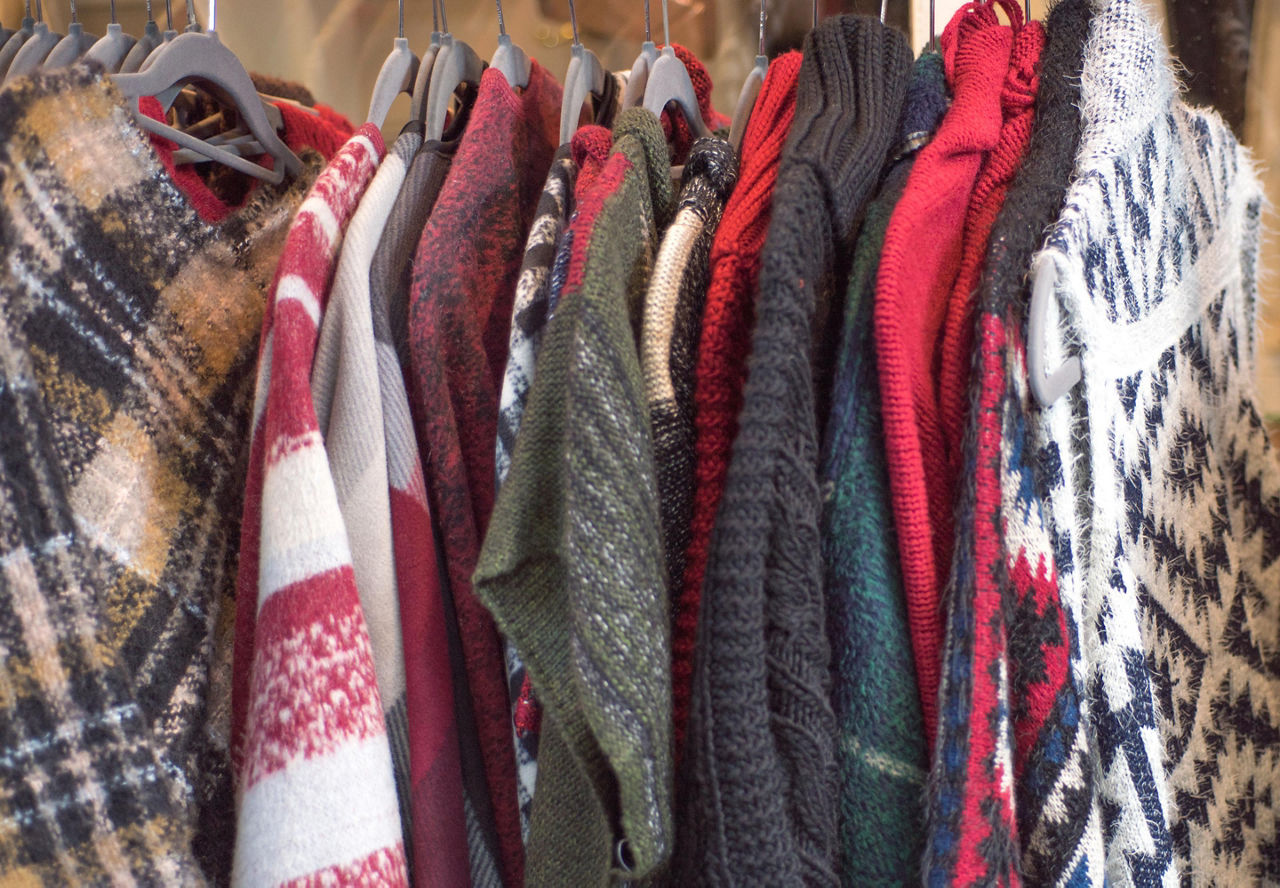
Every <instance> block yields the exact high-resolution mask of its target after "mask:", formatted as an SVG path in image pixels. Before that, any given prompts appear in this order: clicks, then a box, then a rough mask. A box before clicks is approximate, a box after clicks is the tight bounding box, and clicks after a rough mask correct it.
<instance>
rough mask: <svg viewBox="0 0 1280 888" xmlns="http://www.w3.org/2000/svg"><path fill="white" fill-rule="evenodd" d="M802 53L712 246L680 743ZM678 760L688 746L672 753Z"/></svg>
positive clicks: (764, 91)
mask: <svg viewBox="0 0 1280 888" xmlns="http://www.w3.org/2000/svg"><path fill="white" fill-rule="evenodd" d="M799 72H800V53H799V52H789V53H786V54H784V55H781V56H779V57H778V58H776V59H774V60H773V61H772V62H770V63H769V71H768V73H767V74H765V78H764V83H763V84H762V85H761V88H760V95H759V96H757V97H756V105H755V108H754V109H753V110H752V112H751V119H750V120H749V121H748V122H747V128H746V130H745V131H744V132H743V136H742V162H741V167H740V170H739V176H738V185H737V187H736V188H734V191H733V194H731V195H730V196H729V200H728V202H727V203H726V204H725V209H724V217H723V218H722V220H721V222H720V226H719V228H717V229H716V235H715V239H714V240H713V241H712V243H711V259H710V283H709V284H708V285H707V296H706V306H705V308H704V310H703V315H702V331H701V333H700V334H699V341H698V357H697V363H696V364H695V366H694V384H693V405H694V406H693V430H694V440H693V451H694V473H693V507H692V511H691V516H690V519H689V546H688V551H687V555H686V556H685V569H684V576H683V579H680V578H677V577H675V576H673V577H672V578H671V584H672V601H671V607H672V611H673V613H674V614H675V622H674V624H673V626H672V633H671V659H672V662H671V673H672V686H671V690H672V696H673V699H674V706H675V731H676V736H677V737H684V731H685V725H686V724H687V723H688V720H689V696H690V693H691V682H692V680H693V658H694V650H695V647H696V642H697V636H698V612H699V608H700V607H701V601H702V580H703V576H704V574H705V573H706V567H707V547H708V545H709V543H710V540H711V526H712V524H713V523H714V522H715V518H716V511H717V510H718V509H719V507H720V496H721V494H722V492H723V491H724V477H725V473H726V472H728V470H729V450H730V447H731V446H732V445H733V439H734V438H735V437H736V435H737V429H738V412H739V411H740V410H741V409H742V387H743V384H744V383H745V382H746V378H747V349H748V347H749V346H750V344H751V329H752V326H753V324H754V320H755V311H754V308H755V306H754V301H755V291H756V280H757V278H758V276H759V273H760V250H761V248H762V247H763V246H764V238H765V233H766V232H767V231H768V229H769V219H770V214H771V211H772V207H773V191H774V186H775V184H776V183H777V180H778V164H779V161H780V159H781V157H782V146H783V144H784V143H785V142H786V140H787V134H788V133H789V132H790V131H791V122H792V119H793V118H794V117H795V110H796V106H795V96H796V78H797V76H798V74H799ZM678 751H679V753H680V754H681V755H683V753H684V743H683V741H682V742H681V744H680V746H679V747H678Z"/></svg>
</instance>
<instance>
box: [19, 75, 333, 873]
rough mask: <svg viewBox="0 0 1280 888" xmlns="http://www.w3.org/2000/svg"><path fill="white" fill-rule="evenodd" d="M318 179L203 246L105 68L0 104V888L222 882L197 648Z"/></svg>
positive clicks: (217, 746) (211, 725)
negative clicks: (284, 274)
mask: <svg viewBox="0 0 1280 888" xmlns="http://www.w3.org/2000/svg"><path fill="white" fill-rule="evenodd" d="M316 159H317V158H316V156H315V155H310V156H309V158H308V160H307V170H306V171H305V173H304V174H303V175H302V176H300V177H299V178H298V179H297V180H295V181H292V182H287V183H285V184H284V185H282V186H279V187H270V186H260V187H259V189H258V190H257V191H256V192H255V195H254V197H253V198H252V199H251V200H250V201H249V203H248V204H247V205H246V206H245V207H244V208H242V209H241V210H238V211H236V212H235V213H233V214H231V215H230V216H229V217H228V218H227V220H226V221H225V222H223V223H222V224H221V225H219V226H216V227H215V226H210V225H207V224H205V223H204V222H202V221H201V219H200V218H199V216H198V215H197V213H196V212H195V209H194V208H193V207H192V205H191V204H190V202H189V201H188V200H187V199H186V198H185V197H184V196H183V195H182V194H181V193H180V192H179V191H178V189H176V188H175V187H174V185H173V182H172V181H171V180H170V179H169V177H168V176H166V175H165V173H164V171H163V169H162V167H161V165H160V160H159V158H158V157H157V156H156V155H155V153H154V152H153V151H152V149H151V147H150V145H149V142H148V138H147V136H146V134H145V133H143V132H142V131H141V130H139V129H138V127H137V124H136V123H135V122H134V119H133V114H132V113H131V112H130V110H129V108H128V107H127V105H126V103H125V101H124V99H123V98H122V97H121V96H120V94H119V92H118V91H116V90H115V88H114V87H113V86H112V85H111V84H110V82H109V80H108V79H107V78H105V77H104V76H103V75H102V74H101V72H100V70H92V69H90V68H89V67H87V66H76V67H74V68H68V69H64V70H58V71H49V72H43V73H37V74H35V75H33V76H31V77H26V78H23V79H22V80H21V81H20V82H18V83H11V84H8V85H7V86H6V87H5V88H4V90H3V91H2V92H0V257H2V260H0V261H2V264H0V687H2V688H3V689H4V691H3V693H2V694H0V883H3V884H5V885H108V884H110V885H130V884H136V885H198V884H201V883H202V882H203V880H204V877H208V880H209V881H210V882H213V883H222V882H225V881H226V879H227V878H228V876H229V869H230V867H229V860H227V857H228V856H229V855H228V850H229V845H230V841H231V837H232V834H233V828H234V812H233V798H232V792H231V782H230V760H229V752H228V748H227V730H228V722H229V713H228V711H227V707H226V705H224V703H222V702H220V698H219V693H218V686H219V684H225V682H221V681H220V680H219V678H218V671H217V668H216V667H217V666H218V665H219V654H220V653H221V651H220V650H219V649H218V648H217V647H216V646H215V642H214V638H215V633H216V629H217V628H218V627H220V626H221V625H222V624H223V623H224V622H226V621H225V620H224V619H222V618H223V617H225V616H227V615H228V611H229V610H231V608H230V607H229V606H228V605H229V604H230V601H231V599H232V596H233V592H234V582H235V580H234V577H235V533H236V531H235V519H236V516H237V515H238V514H239V510H240V502H241V496H242V493H243V488H242V486H241V484H242V481H241V473H242V471H243V468H242V467H243V454H244V446H243V442H244V440H245V436H246V435H247V432H248V426H249V415H250V407H251V404H252V400H253V393H252V380H253V366H254V359H255V355H256V349H257V341H258V330H259V328H260V327H261V320H262V304H263V298H264V296H265V294H266V292H267V287H268V286H269V284H270V281H271V273H272V270H273V269H274V266H275V257H276V256H277V255H278V254H279V250H280V247H281V245H282V244H283V241H284V235H285V232H286V231H287V229H288V225H289V219H290V218H291V217H292V215H293V211H294V210H295V209H296V208H297V206H298V204H299V203H300V202H301V199H302V197H303V195H304V194H305V191H306V187H307V184H308V183H309V181H310V179H311V178H312V177H313V176H314V174H315V172H316V171H317V170H318V167H319V164H318V163H316V162H315V160H316ZM193 846H194V847H193ZM202 871H203V872H202Z"/></svg>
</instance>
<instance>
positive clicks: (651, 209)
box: [476, 109, 674, 886]
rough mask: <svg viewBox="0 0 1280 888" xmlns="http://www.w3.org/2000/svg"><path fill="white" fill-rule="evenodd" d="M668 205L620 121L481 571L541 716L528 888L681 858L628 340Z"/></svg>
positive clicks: (606, 878)
mask: <svg viewBox="0 0 1280 888" xmlns="http://www.w3.org/2000/svg"><path fill="white" fill-rule="evenodd" d="M672 203H673V198H672V194H671V183H670V161H669V160H668V155H667V148H666V144H665V142H664V139H663V135H662V130H661V128H660V126H659V124H658V121H657V119H656V118H654V117H653V115H651V114H649V113H648V112H647V111H645V110H643V109H630V110H626V111H623V112H622V113H621V114H620V115H619V117H618V121H617V123H616V124H615V127H614V150H613V154H612V156H611V157H610V158H609V160H608V163H607V164H606V165H605V168H604V170H603V171H602V172H601V174H600V177H599V179H598V180H597V181H596V183H595V187H594V188H593V189H592V190H591V191H590V192H587V193H583V194H581V195H580V198H579V200H578V211H577V214H576V216H575V219H574V221H573V223H572V226H573V227H572V230H573V235H574V237H573V256H572V258H571V259H570V263H569V270H568V274H567V277H566V280H565V287H564V291H563V293H562V294H561V296H560V300H559V304H558V306H557V309H556V313H555V315H554V317H553V318H552V319H551V321H550V322H549V324H548V326H547V329H546V332H545V334H544V336H543V341H542V348H541V351H540V352H539V354H538V371H537V375H536V376H535V377H534V380H533V387H532V389H531V390H530V393H529V404H528V409H527V410H526V412H525V416H524V421H523V424H522V428H521V432H520V437H519V438H518V439H517V440H516V448H515V453H514V455H513V458H512V462H511V471H510V474H509V475H508V477H507V480H506V483H505V484H504V485H503V487H502V492H501V496H500V497H499V499H498V504H497V507H496V508H495V510H494V516H493V522H492V524H491V526H490V530H489V535H488V536H487V537H486V538H485V544H484V551H483V554H482V556H481V559H480V565H479V568H478V569H477V572H476V580H477V592H478V594H479V595H480V596H481V597H482V598H483V600H484V601H485V603H486V604H488V606H489V607H490V609H491V610H492V611H493V613H494V615H495V617H496V618H497V620H498V623H499V625H500V626H501V627H502V630H503V632H504V633H505V634H506V635H507V637H509V638H511V639H512V640H513V641H514V642H515V644H516V646H517V647H518V648H519V650H520V652H521V653H522V654H523V655H524V658H525V663H526V665H527V667H528V670H529V674H530V676H531V677H532V679H533V685H534V688H535V689H536V690H537V693H538V699H539V700H540V701H541V702H542V704H543V706H544V707H545V712H544V717H543V726H542V728H543V732H542V746H541V749H540V753H541V758H540V761H539V775H538V794H537V796H536V797H535V800H534V805H533V820H532V823H531V824H530V838H529V869H528V880H529V884H532V885H550V884H566V885H584V886H587V885H605V884H609V882H610V880H611V879H619V878H622V877H624V876H626V875H627V874H628V872H629V873H630V877H631V878H635V879H644V878H647V877H650V876H655V875H658V874H659V873H661V872H662V870H663V869H664V868H665V866H666V864H667V861H668V859H669V857H670V854H671V850H672V840H673V838H674V828H673V820H674V818H673V812H672V794H673V785H672V783H673V765H672V756H671V673H670V654H669V648H668V646H667V638H668V636H667V632H666V628H665V627H666V626H667V621H668V610H667V607H668V605H667V591H666V575H665V574H666V571H665V563H664V560H663V550H662V521H661V512H660V505H659V499H658V489H657V480H656V475H655V469H654V464H653V444H652V437H651V434H650V430H649V423H648V418H647V416H646V412H645V403H644V387H643V378H642V375H641V370H640V361H639V356H638V354H637V351H636V346H635V339H634V329H635V322H636V321H637V320H638V316H639V311H640V308H641V306H642V304H643V299H644V282H645V281H646V280H647V278H648V273H649V268H650V265H651V263H652V259H653V254H654V251H655V249H656V248H657V244H658V232H659V230H661V228H662V227H663V225H664V223H665V222H666V221H667V220H668V219H669V217H670V214H671V204H672ZM637 222H639V223H640V224H639V225H637ZM618 843H621V847H620V850H618V852H617V855H616V858H615V847H618ZM615 861H616V862H615Z"/></svg>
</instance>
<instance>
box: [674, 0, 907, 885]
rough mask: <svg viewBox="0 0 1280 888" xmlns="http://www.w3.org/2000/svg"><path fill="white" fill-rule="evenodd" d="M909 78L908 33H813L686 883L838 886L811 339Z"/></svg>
mask: <svg viewBox="0 0 1280 888" xmlns="http://www.w3.org/2000/svg"><path fill="white" fill-rule="evenodd" d="M910 67H911V52H910V49H909V48H908V46H907V43H906V40H905V38H904V37H903V36H902V35H901V34H900V33H899V32H897V31H893V30H890V29H887V28H886V27H885V26H883V25H881V24H880V22H879V21H878V20H876V19H874V18H869V17H861V16H837V17H834V18H830V19H828V20H826V21H824V22H822V24H821V25H820V26H819V27H818V28H816V29H815V30H814V31H812V32H811V33H810V34H809V36H808V38H806V42H805V49H804V61H803V63H802V64H801V68H800V76H799V82H798V88H797V94H796V113H795V122H794V124H793V125H792V128H791V134H790V137H789V139H788V141H787V146H786V150H785V151H784V153H783V158H782V165H781V169H780V171H779V175H778V184H777V192H776V195H775V200H774V208H773V218H772V221H771V222H770V225H769V233H768V237H767V239H766V241H765V245H764V249H763V251H762V254H761V272H760V284H759V295H758V297H757V300H756V325H755V330H754V332H753V336H752V342H751V356H750V359H749V369H748V372H747V382H746V386H745V388H744V390H743V407H742V413H741V416H740V417H739V433H738V436H737V439H736V440H735V441H734V444H733V455H732V458H731V461H730V466H729V472H728V475H727V476H726V479H725V489H724V496H723V499H722V501H721V503H720V512H719V516H718V518H717V520H716V525H715V529H714V530H713V532H712V537H711V547H710V554H709V558H708V564H707V571H706V580H705V585H704V590H703V599H702V613H701V615H700V625H699V628H698V643H699V644H698V652H697V657H696V660H695V664H694V680H693V707H692V712H691V714H690V719H689V743H688V748H687V750H686V752H685V759H684V765H685V767H684V768H683V770H682V774H681V781H680V785H681V790H682V792H684V793H685V794H686V798H685V800H684V801H682V811H681V823H680V834H679V845H678V848H679V855H680V861H679V863H680V869H679V876H680V879H681V884H707V885H727V884H753V885H797V884H811V885H834V884H836V883H837V881H838V880H837V877H836V861H835V857H836V796H837V779H836V767H835V749H834V741H835V719H834V716H833V714H832V711H831V705H830V702H829V697H830V689H831V680H830V674H829V672H828V665H829V662H828V661H829V654H830V651H829V648H828V646H827V638H826V612H825V603H824V597H823V593H822V560H821V550H820V545H819V534H818V524H819V518H820V512H821V499H820V494H819V491H818V483H817V470H818V419H817V414H816V413H815V410H816V406H815V386H814V382H813V359H814V356H815V354H816V352H817V349H815V347H814V345H813V332H812V331H813V330H814V329H815V321H816V317H817V315H818V314H819V312H820V305H821V304H823V303H827V304H830V303H831V302H832V301H833V300H831V299H830V295H829V294H830V291H832V290H833V289H834V288H836V287H842V286H843V283H842V282H840V281H839V280H838V279H837V276H836V274H835V269H836V265H837V255H838V254H842V253H843V252H844V251H848V250H851V247H852V243H853V239H854V237H855V236H856V234H857V223H858V222H859V221H860V219H861V216H862V212H863V210H864V208H865V207H864V205H865V203H866V201H867V200H868V199H869V197H870V196H871V193H872V190H873V189H874V188H875V186H876V183H877V181H878V179H879V176H880V171H881V169H882V168H883V167H884V163H885V161H886V159H887V156H888V152H889V149H890V148H891V147H892V144H893V142H894V138H895V131H896V129H897V123H898V120H899V117H900V115H901V112H902V104H903V100H904V97H905V93H906V85H907V79H908V74H909V72H910ZM828 311H830V308H829V309H828Z"/></svg>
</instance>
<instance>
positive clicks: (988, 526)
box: [924, 0, 1103, 886]
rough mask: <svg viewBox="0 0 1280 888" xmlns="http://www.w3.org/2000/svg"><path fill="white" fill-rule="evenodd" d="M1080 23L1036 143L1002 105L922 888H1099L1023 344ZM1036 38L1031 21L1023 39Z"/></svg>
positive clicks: (1085, 12)
mask: <svg viewBox="0 0 1280 888" xmlns="http://www.w3.org/2000/svg"><path fill="white" fill-rule="evenodd" d="M1088 21H1089V6H1088V2H1087V0H1064V2H1062V3H1059V4H1058V5H1057V6H1056V7H1055V8H1054V10H1053V12H1052V13H1051V15H1050V19H1049V22H1048V27H1049V45H1048V47H1047V49H1046V50H1045V52H1044V56H1043V59H1042V64H1041V73H1040V78H1039V80H1040V85H1041V89H1040V92H1039V96H1038V98H1037V100H1036V101H1037V104H1036V108H1035V129H1034V131H1033V132H1031V133H1028V130H1030V128H1031V121H1030V120H1026V119H1024V118H1025V116H1026V111H1029V110H1030V109H1029V108H1027V107H1026V102H1025V100H1019V101H1017V102H1015V103H1014V105H1013V106H1012V110H1013V111H1014V114H1013V116H1012V117H1009V116H1006V121H1005V133H1006V134H1013V133H1016V139H1017V142H1018V143H1019V144H1021V145H1022V146H1024V147H1025V150H1026V153H1027V157H1026V161H1025V162H1024V163H1022V165H1021V167H1020V168H1019V169H1018V170H1017V172H1016V174H1013V170H1012V169H1011V168H1010V167H1009V166H1008V165H1003V169H1004V170H1005V172H1003V173H1002V178H1003V181H1004V182H1006V183H1008V182H1009V181H1010V175H1011V174H1012V182H1011V184H1010V185H1009V188H1008V200H1007V201H1004V193H1003V192H1004V186H1003V185H1000V186H998V187H997V191H998V192H999V193H1000V199H1001V200H1002V201H1004V207H1003V209H1002V210H1001V211H1000V215H999V217H998V218H996V219H995V220H994V223H995V224H994V227H993V228H991V231H990V248H989V250H986V251H984V252H985V254H986V255H985V259H986V272H985V275H984V277H983V280H982V289H981V295H980V297H979V298H980V304H979V314H978V318H977V321H978V324H977V332H976V336H977V349H976V352H975V354H974V356H973V362H974V368H975V369H974V372H973V374H972V380H971V388H972V392H973V394H972V396H971V399H966V401H969V400H971V401H972V405H973V406H972V408H971V411H970V417H969V421H968V424H967V430H966V439H965V447H964V462H963V464H962V465H961V466H960V469H961V471H960V477H961V479H963V480H962V483H961V486H960V490H959V494H958V502H957V508H956V532H957V538H956V545H955V554H954V560H953V572H952V579H951V583H950V588H949V589H948V593H947V600H946V603H947V608H948V611H947V619H946V623H945V627H946V632H947V636H946V644H945V647H944V654H943V673H942V684H941V688H940V721H939V737H938V745H937V756H936V758H935V763H934V770H933V773H932V778H931V782H930V822H929V849H928V853H927V854H926V857H925V862H924V872H925V882H926V884H929V885H947V884H953V883H955V884H974V883H984V884H1010V885H1012V884H1019V883H1021V882H1023V881H1025V882H1026V883H1027V884H1034V885H1063V886H1066V885H1100V884H1102V881H1103V879H1102V871H1103V848H1102V829H1101V813H1100V808H1099V805H1098V804H1097V795H1096V792H1095V789H1094V781H1093V761H1092V757H1091V754H1090V749H1089V745H1088V732H1087V730H1086V728H1085V724H1084V718H1085V717H1086V715H1087V709H1086V706H1085V703H1084V699H1083V693H1082V689H1083V683H1082V682H1081V681H1080V680H1079V665H1080V645H1079V631H1078V624H1079V619H1078V617H1079V615H1078V613H1077V612H1075V611H1073V610H1071V609H1070V608H1068V607H1067V606H1066V605H1065V603H1064V602H1063V600H1062V598H1061V596H1060V594H1059V589H1058V584H1057V570H1056V567H1055V563H1054V555H1053V548H1052V540H1051V537H1050V535H1049V531H1048V525H1047V523H1046V520H1045V510H1044V504H1043V503H1042V502H1041V501H1040V500H1039V498H1038V496H1037V494H1036V485H1035V472H1036V470H1037V466H1036V462H1035V455H1034V451H1033V450H1032V448H1030V447H1029V446H1027V411H1028V405H1029V404H1030V397H1031V396H1030V389H1029V387H1028V384H1027V380H1026V369H1025V345H1024V343H1023V333H1022V331H1023V329H1024V326H1025V316H1026V305H1027V294H1026V285H1025V269H1026V267H1027V265H1028V263H1029V262H1030V258H1031V256H1032V254H1033V253H1034V252H1035V250H1036V249H1037V248H1038V247H1039V245H1040V242H1041V237H1042V232H1043V231H1044V230H1045V228H1046V227H1047V226H1048V225H1050V224H1051V223H1052V222H1053V220H1054V219H1055V218H1056V217H1057V214H1058V211H1059V210H1060V208H1061V206H1062V197H1063V195H1064V193H1065V191H1066V187H1067V180H1068V175H1069V173H1070V169H1071V164H1072V162H1073V161H1074V158H1075V148H1076V145H1077V144H1078V142H1079V133H1080V125H1079V114H1078V112H1077V111H1076V105H1077V103H1078V101H1079V71H1080V59H1081V54H1082V50H1083V46H1084V39H1085V36H1086V34H1087V32H1088ZM1037 27H1038V24H1037V23H1032V24H1030V25H1028V26H1027V27H1025V28H1023V30H1022V32H1021V33H1020V35H1019V36H1020V37H1021V36H1022V34H1030V33H1033V32H1032V31H1031V29H1032V28H1037ZM1017 46H1018V43H1015V51H1014V65H1013V66H1012V67H1011V68H1010V81H1011V82H1010V83H1009V86H1010V87H1016V86H1017V83H1018V82H1019V81H1021V82H1022V84H1023V85H1022V87H1021V88H1015V89H1007V90H1006V98H1009V97H1010V94H1011V93H1012V94H1014V95H1017V94H1021V95H1025V94H1026V92H1027V87H1030V88H1031V89H1032V91H1034V88H1035V83H1036V81H1035V77H1034V74H1032V73H1031V72H1029V71H1026V70H1022V71H1019V66H1018V63H1017V59H1018V55H1019V53H1018V49H1017ZM1029 75H1030V76H1029ZM1024 109H1025V110H1024ZM1008 110H1010V106H1009V105H1006V111H1007V112H1008ZM1028 135H1030V139H1029V140H1028V138H1027V136H1028ZM1002 143H1003V144H1007V143H1005V135H1002ZM1021 154H1022V151H1017V152H1015V158H1016V157H1018V156H1020V155H1021ZM1001 156H1002V152H1001V151H1000V150H999V149H998V150H997V151H996V152H994V153H993V154H992V156H991V160H990V161H989V162H988V165H987V167H986V168H985V169H984V170H983V176H982V179H985V178H987V177H988V174H989V172H991V170H992V169H993V168H995V167H998V166H1002V164H1000V162H999V158H1001ZM982 179H980V182H979V187H981V181H982ZM976 193H977V189H975V194H976ZM966 260H967V257H966Z"/></svg>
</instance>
